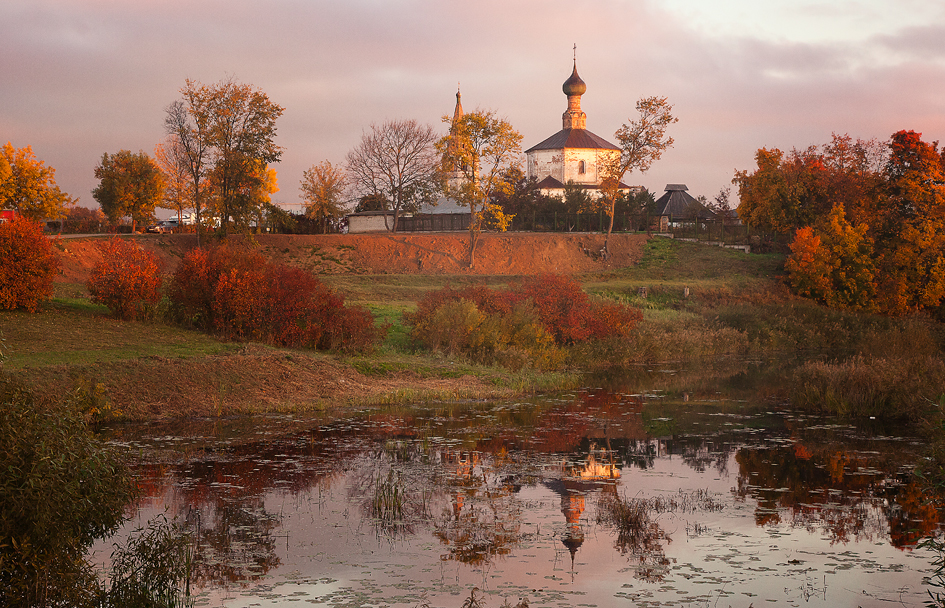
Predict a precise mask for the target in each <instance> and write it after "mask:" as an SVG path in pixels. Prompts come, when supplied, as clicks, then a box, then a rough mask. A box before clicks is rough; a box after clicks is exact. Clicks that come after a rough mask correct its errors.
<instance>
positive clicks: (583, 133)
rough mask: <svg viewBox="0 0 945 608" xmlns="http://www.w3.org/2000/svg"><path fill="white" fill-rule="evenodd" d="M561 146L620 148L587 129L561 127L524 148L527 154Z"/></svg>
mask: <svg viewBox="0 0 945 608" xmlns="http://www.w3.org/2000/svg"><path fill="white" fill-rule="evenodd" d="M563 148H591V149H604V150H619V149H620V148H618V147H617V146H615V145H614V144H612V143H610V142H609V141H607V140H606V139H603V138H601V137H598V136H597V135H594V134H593V133H591V132H590V131H588V130H587V129H561V130H560V131H558V132H557V133H555V134H554V135H552V136H551V137H549V138H548V139H546V140H545V141H543V142H541V143H540V144H537V145H534V146H532V147H531V148H529V149H528V150H525V153H526V154H528V153H529V152H531V151H532V150H561V149H563Z"/></svg>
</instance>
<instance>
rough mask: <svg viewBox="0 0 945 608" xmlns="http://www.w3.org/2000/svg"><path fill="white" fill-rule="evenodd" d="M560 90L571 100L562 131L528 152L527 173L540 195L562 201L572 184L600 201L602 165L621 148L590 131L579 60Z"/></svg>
mask: <svg viewBox="0 0 945 608" xmlns="http://www.w3.org/2000/svg"><path fill="white" fill-rule="evenodd" d="M561 88H562V90H563V91H564V94H565V95H566V96H567V98H568V109H567V110H565V112H564V114H563V115H562V117H561V119H562V129H561V130H560V131H558V132H557V133H555V134H554V135H552V136H551V137H549V138H548V139H546V140H544V141H542V142H541V143H539V144H536V145H534V146H532V147H531V148H529V149H528V150H526V151H525V156H526V158H527V161H528V165H527V173H526V174H527V175H528V177H529V178H532V177H534V178H535V180H536V181H537V182H538V187H539V188H540V189H541V193H542V194H545V195H547V196H555V197H558V198H563V197H564V189H565V185H566V184H568V182H572V183H573V184H574V185H576V186H578V187H580V188H584V189H586V190H587V193H588V194H589V195H590V196H591V197H592V198H598V197H600V196H601V192H600V184H601V181H602V178H603V176H602V175H601V172H600V171H599V169H598V167H599V162H600V160H601V159H605V158H608V157H610V158H613V157H615V156H619V155H620V149H619V148H618V147H617V146H615V145H614V144H612V143H610V142H609V141H607V140H605V139H604V138H602V137H600V136H598V135H595V134H594V133H591V132H590V131H588V130H587V126H586V125H587V114H585V113H584V112H583V111H582V110H581V95H583V94H584V93H585V92H586V91H587V85H586V84H585V83H584V81H583V80H581V77H580V76H578V72H577V60H576V59H575V61H574V69H573V70H572V72H571V76H570V78H568V79H567V80H565V81H564V85H562V87H561ZM620 190H621V192H629V191H630V190H631V188H630V186H627V185H626V184H624V183H623V182H621V183H620Z"/></svg>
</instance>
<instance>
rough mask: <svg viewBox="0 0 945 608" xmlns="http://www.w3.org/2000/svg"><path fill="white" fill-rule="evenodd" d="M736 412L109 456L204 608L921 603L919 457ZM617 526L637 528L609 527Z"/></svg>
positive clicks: (646, 410) (504, 424)
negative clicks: (177, 532) (179, 532)
mask: <svg viewBox="0 0 945 608" xmlns="http://www.w3.org/2000/svg"><path fill="white" fill-rule="evenodd" d="M655 384H658V383H655ZM739 397H740V395H737V394H736V391H721V392H720V391H718V390H716V388H705V389H702V390H699V391H694V392H691V393H687V392H678V391H650V392H647V393H641V392H624V391H620V390H604V389H594V388H589V389H584V390H580V391H573V392H570V393H566V394H558V395H549V396H541V397H535V398H529V399H520V400H514V401H505V402H488V403H452V404H428V405H425V406H417V407H413V408H399V409H396V410H393V409H392V410H385V411H382V412H379V411H371V412H357V413H352V414H350V415H347V416H346V417H344V418H339V419H331V420H328V419H318V418H306V417H304V416H269V417H260V418H254V419H252V420H237V421H219V420H216V421H214V420H207V421H194V422H192V423H189V424H188V425H187V426H186V427H183V428H178V427H172V426H160V425H146V426H142V427H132V426H116V427H113V428H111V429H106V437H107V438H108V440H109V441H110V442H112V443H114V444H118V445H122V446H125V447H127V448H128V449H130V450H133V453H136V454H139V456H138V460H137V464H136V465H135V469H136V473H137V475H138V476H139V479H140V483H141V487H142V490H143V495H142V498H141V499H140V501H139V503H138V504H137V505H135V506H134V510H135V515H134V517H133V518H132V520H131V521H130V522H129V524H128V526H126V528H127V529H131V528H133V527H135V526H141V525H143V524H144V523H146V522H147V521H148V520H149V519H150V518H152V517H155V516H157V515H159V514H162V513H165V514H167V516H168V517H174V516H178V517H180V518H181V519H182V520H184V521H186V522H187V525H188V526H189V527H190V528H191V530H192V531H193V532H194V534H195V536H196V539H197V540H196V560H195V573H196V579H197V582H198V600H197V604H198V605H210V606H220V605H224V606H287V605H301V604H316V605H323V606H345V607H348V606H407V607H411V608H412V607H414V606H443V607H456V608H459V607H460V606H462V605H463V604H464V602H465V601H467V600H468V599H469V598H470V594H471V593H473V589H474V588H475V589H478V591H476V592H475V593H476V595H475V598H476V600H477V601H478V602H479V603H478V604H477V605H480V606H485V607H488V608H492V607H498V606H501V605H503V603H504V602H506V601H507V602H508V604H509V605H512V606H514V605H516V604H518V603H519V601H520V600H522V599H526V600H527V602H528V606H530V607H531V608H534V607H536V606H553V607H558V606H561V607H564V606H601V607H603V606H628V607H630V606H755V607H757V606H763V605H779V606H801V605H804V606H888V605H890V604H894V605H906V606H912V605H921V604H922V603H923V602H924V601H925V600H926V599H928V595H927V592H926V589H927V587H926V586H925V585H924V584H923V577H924V576H927V575H928V574H929V573H930V571H931V566H930V564H931V559H932V555H931V554H930V553H929V552H927V551H925V550H915V549H914V547H915V544H916V543H917V541H918V540H919V539H921V538H922V537H923V536H926V535H929V534H935V533H937V531H938V529H939V522H940V519H941V518H940V513H938V512H937V511H936V510H935V509H933V508H931V507H929V506H928V505H927V504H926V501H925V500H924V498H925V497H924V496H923V495H922V491H921V490H920V486H919V485H918V484H917V483H916V480H915V479H914V478H913V476H912V469H913V467H914V464H915V462H916V461H917V459H918V458H920V453H921V450H922V445H921V441H920V440H919V439H918V438H917V437H915V436H913V435H910V434H909V433H908V432H907V431H904V430H902V429H893V428H889V427H886V426H884V425H881V424H878V423H875V422H869V423H867V424H866V425H865V426H853V425H850V424H849V423H843V422H839V421H836V420H831V419H824V418H814V417H810V416H806V415H803V414H800V413H797V412H793V411H791V410H789V409H778V408H774V407H773V406H771V405H770V404H766V403H765V402H760V403H753V402H752V401H751V400H743V399H741V398H739ZM615 506H618V507H619V506H623V507H627V506H635V507H638V508H640V509H641V511H640V512H641V513H642V514H643V519H642V520H640V522H641V523H640V525H638V526H637V527H636V528H635V529H632V530H621V529H618V528H617V527H615V526H614V524H613V519H612V518H611V517H609V516H608V513H611V514H612V513H613V512H614V511H613V509H614V507H615ZM108 550H109V545H108V543H101V544H100V545H99V546H98V547H97V549H96V551H97V559H99V560H102V559H104V558H103V557H102V556H103V555H107V553H108Z"/></svg>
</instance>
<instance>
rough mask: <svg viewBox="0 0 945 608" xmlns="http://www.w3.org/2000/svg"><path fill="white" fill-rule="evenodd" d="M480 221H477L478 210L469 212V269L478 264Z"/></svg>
mask: <svg viewBox="0 0 945 608" xmlns="http://www.w3.org/2000/svg"><path fill="white" fill-rule="evenodd" d="M478 232H479V223H478V222H477V221H476V212H475V211H470V212H469V269H470V270H472V269H473V268H474V267H475V265H476V242H477V241H478V240H479V239H478Z"/></svg>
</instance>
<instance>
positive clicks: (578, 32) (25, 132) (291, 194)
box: [0, 0, 945, 210]
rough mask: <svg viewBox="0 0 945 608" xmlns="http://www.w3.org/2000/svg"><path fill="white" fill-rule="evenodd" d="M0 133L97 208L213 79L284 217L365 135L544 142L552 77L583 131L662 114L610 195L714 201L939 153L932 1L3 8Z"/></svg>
mask: <svg viewBox="0 0 945 608" xmlns="http://www.w3.org/2000/svg"><path fill="white" fill-rule="evenodd" d="M2 7H3V10H2V11H0V13H2V17H0V139H2V140H3V142H6V141H10V142H12V143H13V145H14V146H15V147H18V148H19V147H23V146H27V145H30V146H32V148H33V151H34V153H35V154H36V156H37V157H38V158H40V159H42V160H44V161H46V163H47V164H49V165H51V166H52V167H54V168H55V169H56V178H57V181H58V183H59V186H60V187H61V188H62V189H63V190H65V191H66V192H68V193H69V194H70V195H72V196H73V197H78V198H79V199H80V204H82V205H85V206H96V203H95V201H94V199H93V198H92V195H91V190H92V189H93V188H94V187H95V185H96V180H95V178H94V176H93V170H94V167H95V165H96V164H97V162H98V161H99V159H100V158H101V155H102V153H104V152H109V153H114V152H117V151H118V150H121V149H129V150H132V151H137V150H144V151H146V152H148V153H151V152H152V151H153V148H154V145H155V144H156V143H158V142H159V141H161V140H162V139H163V137H164V133H163V119H164V108H165V107H166V106H167V105H168V104H169V103H170V102H171V101H173V100H175V99H177V98H179V90H180V88H181V87H182V86H183V84H184V80H185V79H187V78H190V79H194V80H198V81H200V82H203V83H208V84H209V83H214V82H217V81H218V80H220V79H222V78H224V77H226V76H228V75H230V76H235V77H236V78H237V79H238V80H239V81H240V82H243V83H249V84H252V85H254V86H255V87H257V88H259V89H261V90H262V91H264V92H265V93H266V94H268V95H269V98H270V99H271V100H272V101H274V102H276V103H278V104H280V105H282V106H284V107H285V113H284V114H283V116H282V118H280V119H279V121H278V123H277V124H278V137H277V143H278V144H279V145H281V146H282V147H283V148H284V154H283V158H282V162H280V163H278V164H276V165H275V166H274V167H275V168H276V170H277V171H278V175H279V187H280V188H281V190H280V192H278V193H277V194H275V195H274V199H275V200H276V201H277V202H279V203H281V204H283V205H284V206H285V207H286V208H288V209H290V210H298V204H299V199H300V196H299V181H300V180H301V178H302V172H303V171H304V170H305V169H307V168H308V167H310V166H312V165H313V164H316V163H319V162H321V161H322V160H326V159H327V160H330V161H332V163H340V162H342V161H343V159H344V157H345V154H346V153H347V151H348V150H349V149H351V148H352V147H353V146H355V145H356V144H357V143H358V141H359V139H360V137H361V134H362V131H363V130H364V129H365V128H367V127H368V126H369V125H370V124H371V123H372V122H375V123H380V122H383V121H385V120H389V119H406V118H413V119H416V120H418V121H421V122H425V123H430V124H433V125H434V126H435V127H436V128H437V129H440V130H445V129H444V126H443V125H442V123H441V122H440V118H441V117H442V116H443V115H444V114H450V113H452V110H453V105H454V102H455V97H454V95H455V93H456V87H457V83H458V82H459V83H461V88H462V95H463V106H464V108H465V109H466V110H467V111H470V110H474V109H476V108H482V109H492V110H496V111H497V112H498V113H499V114H500V115H501V116H503V117H505V118H507V119H508V120H509V121H510V122H511V123H512V124H513V125H514V126H515V127H516V128H517V129H518V130H519V132H521V133H522V135H523V136H524V146H523V147H524V148H528V147H530V146H532V145H534V144H536V143H538V142H539V141H541V140H543V139H545V138H546V137H548V136H549V135H551V134H553V133H555V132H556V131H558V130H559V129H560V128H561V114H562V112H564V110H565V108H566V105H567V104H566V98H565V96H564V94H563V93H562V91H561V84H562V83H563V82H564V81H565V80H566V79H567V77H568V76H569V75H570V71H571V61H572V45H574V44H577V61H578V71H579V73H580V75H581V77H582V78H583V79H584V81H585V82H586V83H587V93H586V94H585V95H584V97H583V102H582V107H583V109H584V111H585V112H586V113H587V127H588V129H589V130H591V131H593V132H594V133H596V134H598V135H600V136H602V137H604V138H606V139H610V140H612V139H613V137H612V136H613V133H614V131H616V130H617V128H618V127H620V125H621V124H622V123H624V122H627V121H629V120H630V119H632V118H633V117H634V113H635V109H634V104H635V102H636V100H638V99H640V98H641V97H644V96H650V95H661V96H666V97H668V98H669V100H670V102H671V103H672V104H673V105H674V106H675V114H676V115H677V116H678V118H679V122H678V123H677V124H676V125H674V126H673V127H672V130H671V135H672V136H673V137H674V138H675V141H676V143H675V146H674V147H673V148H672V149H671V150H670V151H668V152H667V153H666V154H664V156H663V158H662V159H661V160H660V161H659V162H658V163H656V164H655V165H654V166H653V167H652V168H651V169H650V171H649V172H647V173H645V174H643V175H640V174H630V175H628V176H627V177H626V178H625V181H627V182H628V183H631V184H640V185H643V186H646V187H647V188H649V189H650V190H651V191H655V192H657V194H659V193H661V192H662V191H663V187H664V186H665V184H666V183H670V182H672V183H677V182H681V183H686V184H688V186H689V189H690V193H692V194H694V195H699V194H705V195H706V196H709V197H711V196H713V195H715V194H716V193H717V192H718V191H719V189H720V188H722V187H725V186H728V185H730V182H731V179H732V176H733V174H734V172H735V170H736V169H750V168H751V167H753V157H754V153H755V150H757V149H758V148H759V147H762V146H764V147H778V148H781V149H790V148H792V147H797V148H803V147H807V146H808V145H811V144H821V143H825V142H827V141H829V139H830V136H831V133H839V134H843V133H848V134H850V135H851V136H853V137H859V138H863V139H870V138H877V139H880V140H886V139H888V137H889V136H890V135H891V134H892V133H893V132H895V131H897V130H899V129H913V130H915V131H919V132H922V133H923V136H924V138H925V139H926V140H928V141H931V140H937V139H943V140H945V2H941V1H940V0H816V1H814V0H811V1H805V0H567V1H566V0H466V1H464V2H458V1H453V0H342V1H338V0H333V1H331V2H328V1H324V0H267V2H260V1H250V0H58V1H56V0H3V3H2Z"/></svg>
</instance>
